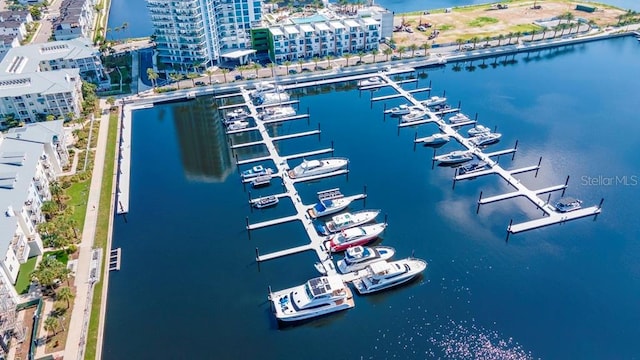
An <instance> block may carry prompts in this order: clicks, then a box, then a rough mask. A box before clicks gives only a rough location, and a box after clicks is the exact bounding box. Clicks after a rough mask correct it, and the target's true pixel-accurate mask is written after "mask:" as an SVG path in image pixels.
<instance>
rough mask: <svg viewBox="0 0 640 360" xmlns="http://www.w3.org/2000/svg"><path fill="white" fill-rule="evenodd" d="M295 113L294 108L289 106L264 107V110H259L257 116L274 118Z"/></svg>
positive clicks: (266, 118) (267, 118) (268, 118)
mask: <svg viewBox="0 0 640 360" xmlns="http://www.w3.org/2000/svg"><path fill="white" fill-rule="evenodd" d="M295 114H296V109H294V108H293V107H291V106H278V107H274V108H268V109H265V110H264V111H261V112H260V113H259V114H258V116H260V118H261V119H262V120H275V119H282V118H286V117H289V116H294V115H295Z"/></svg>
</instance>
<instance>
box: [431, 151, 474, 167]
mask: <svg viewBox="0 0 640 360" xmlns="http://www.w3.org/2000/svg"><path fill="white" fill-rule="evenodd" d="M471 159H473V154H472V153H470V152H469V151H464V150H458V151H452V152H450V153H448V154H443V155H438V156H435V157H434V158H433V160H435V161H439V162H440V163H442V164H459V163H463V162H467V161H470V160H471Z"/></svg>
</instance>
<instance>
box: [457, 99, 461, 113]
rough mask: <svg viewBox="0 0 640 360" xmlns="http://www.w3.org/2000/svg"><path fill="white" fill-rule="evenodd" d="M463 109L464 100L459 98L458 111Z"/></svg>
mask: <svg viewBox="0 0 640 360" xmlns="http://www.w3.org/2000/svg"><path fill="white" fill-rule="evenodd" d="M460 111H462V101H461V100H458V112H460Z"/></svg>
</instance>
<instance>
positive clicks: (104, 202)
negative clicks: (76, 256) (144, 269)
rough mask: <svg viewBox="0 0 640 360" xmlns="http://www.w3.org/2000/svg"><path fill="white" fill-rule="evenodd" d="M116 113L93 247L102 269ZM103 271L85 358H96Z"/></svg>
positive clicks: (96, 289) (95, 295) (95, 293)
mask: <svg viewBox="0 0 640 360" xmlns="http://www.w3.org/2000/svg"><path fill="white" fill-rule="evenodd" d="M117 130H118V115H117V114H113V113H112V114H111V115H109V135H108V140H107V149H106V153H105V159H104V172H103V173H102V188H101V189H100V206H99V207H98V222H97V224H96V235H95V238H94V243H93V247H94V248H102V251H103V254H105V255H104V256H103V257H102V262H103V264H102V269H104V268H105V260H106V259H107V256H106V254H107V249H106V246H107V237H108V236H109V219H110V217H111V216H112V214H111V190H112V188H113V185H114V184H113V167H114V165H115V164H114V162H115V156H116V144H117V142H118V141H117V139H116V137H117V135H118V134H117V132H118V131H117ZM103 274H104V271H103V272H101V273H100V281H98V282H97V283H96V285H95V287H94V289H93V300H92V303H91V318H90V320H89V331H88V333H87V348H86V350H85V355H84V358H85V359H90V360H93V359H95V358H96V352H97V351H98V349H97V348H96V346H97V338H98V328H99V327H100V306H101V305H102V284H103Z"/></svg>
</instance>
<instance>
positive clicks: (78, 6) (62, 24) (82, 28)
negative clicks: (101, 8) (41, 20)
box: [53, 0, 96, 40]
mask: <svg viewBox="0 0 640 360" xmlns="http://www.w3.org/2000/svg"><path fill="white" fill-rule="evenodd" d="M95 5H96V1H95V0H62V4H60V16H59V17H58V19H57V20H56V21H54V23H53V36H54V37H55V38H56V40H69V39H75V38H78V37H85V38H91V30H92V26H93V20H94V18H95V16H96V11H95V9H94V6H95Z"/></svg>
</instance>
